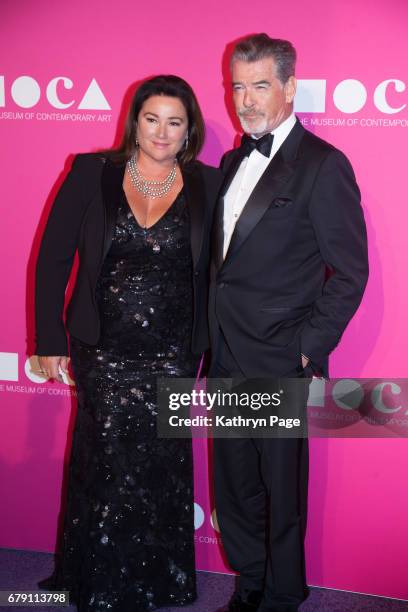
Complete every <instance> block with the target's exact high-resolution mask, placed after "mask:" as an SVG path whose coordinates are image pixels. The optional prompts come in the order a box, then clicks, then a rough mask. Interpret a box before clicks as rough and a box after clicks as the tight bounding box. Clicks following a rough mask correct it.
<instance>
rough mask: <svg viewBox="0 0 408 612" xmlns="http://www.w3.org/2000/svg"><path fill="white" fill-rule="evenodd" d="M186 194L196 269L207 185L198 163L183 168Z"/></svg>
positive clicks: (200, 243) (202, 232) (202, 231)
mask: <svg viewBox="0 0 408 612" xmlns="http://www.w3.org/2000/svg"><path fill="white" fill-rule="evenodd" d="M181 173H182V175H183V182H184V192H185V194H186V200H187V206H188V210H189V215H190V241H191V254H192V258H193V265H194V268H196V267H197V264H198V262H199V259H200V253H201V248H202V244H203V234H204V223H205V206H206V201H205V193H206V191H205V185H204V179H203V176H202V173H201V171H200V166H199V164H198V163H194V164H188V165H186V166H185V167H184V168H182V172H181Z"/></svg>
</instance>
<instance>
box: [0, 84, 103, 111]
mask: <svg viewBox="0 0 408 612" xmlns="http://www.w3.org/2000/svg"><path fill="white" fill-rule="evenodd" d="M61 86H63V87H64V89H66V90H68V89H72V88H73V87H74V83H73V81H72V80H71V79H70V78H68V77H65V76H57V77H55V78H53V79H51V81H50V82H49V83H48V85H47V87H46V89H45V96H46V98H47V100H48V102H49V103H50V104H51V106H53V107H54V108H58V109H66V108H70V107H71V106H73V105H74V104H75V103H76V100H71V101H70V102H62V100H60V98H59V97H58V87H61ZM41 94H42V92H41V87H40V84H39V83H38V81H36V80H35V79H34V78H33V77H30V76H20V77H18V78H17V79H15V81H13V83H12V84H11V87H10V95H11V97H12V99H13V100H14V102H15V103H16V104H17V106H20V107H21V108H32V107H33V106H35V105H36V104H38V102H39V100H40V98H41ZM5 105H6V86H5V80H4V76H0V107H2V106H3V107H4V106H5ZM76 108H78V109H80V110H111V107H110V105H109V102H108V101H107V99H106V98H105V96H104V94H103V92H102V90H101V88H100V87H99V85H98V83H97V82H96V79H92V81H91V82H90V83H89V85H88V88H87V89H86V91H85V93H84V94H82V98H81V101H80V102H79V104H78V106H77V107H76Z"/></svg>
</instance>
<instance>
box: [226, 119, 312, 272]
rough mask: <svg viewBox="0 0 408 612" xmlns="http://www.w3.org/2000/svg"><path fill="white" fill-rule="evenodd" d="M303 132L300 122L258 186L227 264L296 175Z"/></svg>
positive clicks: (236, 231)
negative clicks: (284, 186)
mask: <svg viewBox="0 0 408 612" xmlns="http://www.w3.org/2000/svg"><path fill="white" fill-rule="evenodd" d="M303 134H304V128H303V127H302V125H301V123H300V122H299V121H298V122H297V123H296V124H295V126H294V127H293V129H292V131H291V132H290V134H289V136H288V137H287V138H286V140H285V141H284V143H283V144H282V146H281V147H280V149H279V150H278V151H277V153H276V155H275V156H274V157H273V159H272V160H271V162H270V164H269V165H268V167H267V168H266V170H265V172H264V173H263V174H262V176H261V178H260V179H259V181H258V183H257V184H256V185H255V188H254V189H253V191H252V193H251V195H250V196H249V198H248V200H247V202H246V204H245V206H244V209H243V211H242V213H241V215H240V217H239V219H238V221H237V223H236V225H235V229H234V233H233V234H232V238H231V242H230V244H229V247H228V251H227V254H226V257H225V262H224V263H227V262H228V260H229V259H230V258H231V257H232V256H233V255H234V254H235V253H236V252H237V251H238V249H239V248H240V247H241V246H242V244H243V243H244V242H245V240H246V239H247V238H248V236H249V235H250V233H251V232H252V230H253V229H254V228H255V226H256V225H257V224H258V223H259V221H260V220H261V219H262V217H263V215H264V214H265V212H266V211H267V210H268V208H269V206H270V205H271V203H272V201H273V199H274V196H275V194H278V193H279V191H280V190H281V189H282V186H283V185H284V184H285V183H287V182H288V181H289V180H290V179H291V178H292V176H293V173H294V171H295V169H296V167H297V164H298V159H297V155H298V149H299V144H300V141H301V139H302V137H303ZM231 180H232V179H231ZM230 183H231V181H230Z"/></svg>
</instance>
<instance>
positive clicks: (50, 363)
mask: <svg viewBox="0 0 408 612" xmlns="http://www.w3.org/2000/svg"><path fill="white" fill-rule="evenodd" d="M38 363H39V364H40V371H41V374H44V376H46V377H47V378H55V380H58V381H59V382H64V381H63V379H62V376H61V374H60V371H59V369H60V368H61V370H62V371H63V372H65V374H68V357H64V356H57V357H54V356H53V357H38Z"/></svg>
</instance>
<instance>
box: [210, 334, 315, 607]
mask: <svg viewBox="0 0 408 612" xmlns="http://www.w3.org/2000/svg"><path fill="white" fill-rule="evenodd" d="M299 375H301V374H300V373H299V372H294V373H293V376H297V377H298V376H299ZM210 376H211V377H213V378H242V376H243V374H242V372H241V370H240V368H239V365H238V364H237V362H236V360H235V359H234V357H233V355H232V354H231V352H230V350H229V348H228V346H227V344H226V342H225V340H224V338H223V337H222V336H220V341H219V344H218V347H217V351H216V354H215V356H214V359H213V363H212V366H211V369H210ZM307 390H308V386H307V385H306V384H305V395H304V398H303V399H304V406H305V407H306V402H307ZM308 465H309V457H308V440H307V439H306V438H300V439H298V438H272V439H271V438H269V439H265V438H260V439H256V438H236V439H222V438H218V439H214V485H215V502H216V509H217V518H218V523H219V526H220V530H221V536H222V541H223V545H224V549H225V552H226V555H227V558H228V561H229V563H230V566H231V568H232V569H233V570H235V571H237V572H239V574H240V581H239V591H240V594H241V596H242V597H243V599H245V597H246V594H247V593H248V592H249V591H251V590H261V591H263V593H264V595H263V600H262V603H261V607H260V608H259V610H260V612H267V611H268V612H269V611H272V610H273V611H274V612H287V611H289V610H290V611H292V610H297V609H298V606H299V605H300V603H301V602H302V601H304V599H305V598H306V597H307V587H306V578H305V559H304V537H305V531H306V515H307V486H308Z"/></svg>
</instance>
